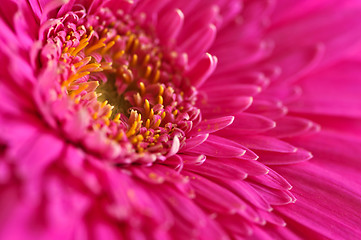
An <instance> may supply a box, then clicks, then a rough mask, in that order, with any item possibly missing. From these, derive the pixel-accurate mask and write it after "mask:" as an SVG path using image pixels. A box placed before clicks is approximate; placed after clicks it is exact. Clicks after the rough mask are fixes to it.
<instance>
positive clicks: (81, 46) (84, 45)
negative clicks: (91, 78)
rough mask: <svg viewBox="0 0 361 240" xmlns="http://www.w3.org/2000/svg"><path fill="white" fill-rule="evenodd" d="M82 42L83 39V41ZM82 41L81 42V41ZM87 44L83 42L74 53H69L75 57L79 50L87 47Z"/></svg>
mask: <svg viewBox="0 0 361 240" xmlns="http://www.w3.org/2000/svg"><path fill="white" fill-rule="evenodd" d="M83 40H84V39H83ZM83 40H82V41H83ZM88 44H89V42H85V43H83V44H79V45H78V46H77V47H76V48H75V49H74V51H73V52H72V53H71V55H72V56H75V55H77V54H78V53H79V52H80V51H81V50H83V49H84V48H85V47H86V46H88Z"/></svg>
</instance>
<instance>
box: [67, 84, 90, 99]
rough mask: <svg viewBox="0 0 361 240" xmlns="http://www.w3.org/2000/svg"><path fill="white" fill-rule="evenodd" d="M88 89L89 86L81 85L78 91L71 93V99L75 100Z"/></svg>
mask: <svg viewBox="0 0 361 240" xmlns="http://www.w3.org/2000/svg"><path fill="white" fill-rule="evenodd" d="M87 87H88V84H83V85H79V88H78V89H77V90H74V91H72V92H71V94H70V97H71V98H73V97H75V95H78V94H79V93H81V92H82V91H84V90H85V89H86V88H87Z"/></svg>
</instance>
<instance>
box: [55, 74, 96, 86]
mask: <svg viewBox="0 0 361 240" xmlns="http://www.w3.org/2000/svg"><path fill="white" fill-rule="evenodd" d="M89 74H90V72H81V73H75V74H74V75H72V76H70V78H68V80H66V81H64V82H63V84H62V85H63V86H66V85H68V84H69V83H72V82H74V81H75V80H77V79H79V78H82V77H85V76H86V75H89Z"/></svg>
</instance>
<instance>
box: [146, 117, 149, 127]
mask: <svg viewBox="0 0 361 240" xmlns="http://www.w3.org/2000/svg"><path fill="white" fill-rule="evenodd" d="M145 127H146V128H149V127H150V120H149V118H148V119H147V121H146V122H145Z"/></svg>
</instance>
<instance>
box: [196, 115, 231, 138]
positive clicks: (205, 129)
mask: <svg viewBox="0 0 361 240" xmlns="http://www.w3.org/2000/svg"><path fill="white" fill-rule="evenodd" d="M233 120H234V117H232V116H227V117H220V118H215V119H205V120H203V121H202V122H201V123H199V124H198V125H197V126H195V127H194V128H193V130H192V131H191V133H190V134H191V135H195V134H197V135H198V134H207V133H212V132H215V131H218V130H220V129H223V128H225V127H227V126H229V125H230V124H232V122H233Z"/></svg>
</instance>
